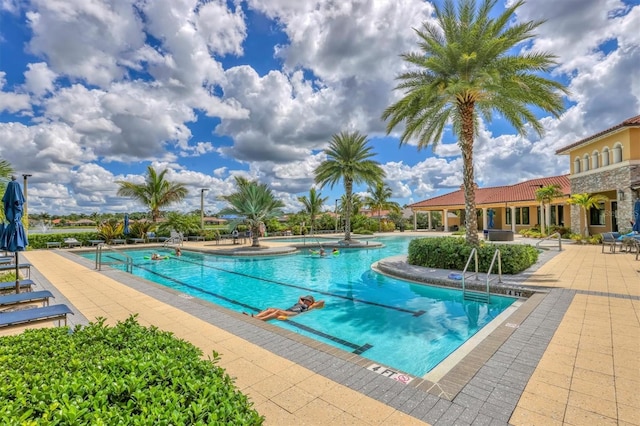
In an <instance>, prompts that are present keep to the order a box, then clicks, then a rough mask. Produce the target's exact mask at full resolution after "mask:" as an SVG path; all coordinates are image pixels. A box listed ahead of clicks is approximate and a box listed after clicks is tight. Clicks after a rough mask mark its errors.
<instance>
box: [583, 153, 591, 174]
mask: <svg viewBox="0 0 640 426" xmlns="http://www.w3.org/2000/svg"><path fill="white" fill-rule="evenodd" d="M589 162H590V161H589V154H585V155H584V158H583V159H582V169H583V170H584V171H585V172H587V171H589Z"/></svg>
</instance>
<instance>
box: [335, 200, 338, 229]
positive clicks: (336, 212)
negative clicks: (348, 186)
mask: <svg viewBox="0 0 640 426" xmlns="http://www.w3.org/2000/svg"><path fill="white" fill-rule="evenodd" d="M335 214H336V234H337V233H338V199H337V198H336V211H335Z"/></svg>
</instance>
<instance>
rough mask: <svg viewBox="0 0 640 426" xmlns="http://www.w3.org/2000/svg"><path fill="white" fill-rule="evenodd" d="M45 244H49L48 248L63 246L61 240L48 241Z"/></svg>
mask: <svg viewBox="0 0 640 426" xmlns="http://www.w3.org/2000/svg"><path fill="white" fill-rule="evenodd" d="M45 244H47V248H48V249H50V248H53V247H57V248H61V247H62V243H61V242H60V241H47V242H46V243H45Z"/></svg>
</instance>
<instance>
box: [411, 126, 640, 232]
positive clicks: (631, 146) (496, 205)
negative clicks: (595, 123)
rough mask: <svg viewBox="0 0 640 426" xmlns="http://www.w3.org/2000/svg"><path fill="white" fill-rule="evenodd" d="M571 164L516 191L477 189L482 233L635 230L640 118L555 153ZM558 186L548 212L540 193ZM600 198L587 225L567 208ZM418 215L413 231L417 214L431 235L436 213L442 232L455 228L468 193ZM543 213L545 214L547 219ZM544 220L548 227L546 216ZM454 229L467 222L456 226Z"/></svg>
mask: <svg viewBox="0 0 640 426" xmlns="http://www.w3.org/2000/svg"><path fill="white" fill-rule="evenodd" d="M556 154H558V155H567V156H568V157H569V159H570V173H569V174H568V175H562V176H552V177H543V178H538V179H531V180H528V181H524V182H520V183H517V184H514V185H508V186H497V187H489V188H477V189H476V207H477V209H478V211H479V213H480V214H481V219H479V223H478V228H479V229H489V225H490V224H491V223H490V222H493V227H492V228H493V229H503V230H511V231H513V232H514V233H515V232H518V231H520V230H521V229H528V228H531V227H533V226H536V225H538V226H540V224H541V222H544V223H545V224H546V223H551V225H557V226H566V227H570V228H571V230H572V232H575V233H579V232H580V230H581V229H584V228H585V227H587V228H588V230H589V234H600V233H603V232H610V231H619V232H625V231H628V230H630V228H631V221H632V220H633V208H634V207H633V206H634V203H635V201H636V200H638V199H639V198H640V115H638V116H636V117H632V118H630V119H628V120H625V121H623V122H622V123H620V124H618V125H616V126H613V127H611V128H609V129H606V130H603V131H601V132H599V133H596V134H594V135H592V136H589V137H587V138H585V139H582V140H579V141H577V142H575V143H573V144H571V145H568V146H566V147H564V148H561V149H559V150H557V151H556ZM549 185H557V186H558V187H559V191H560V192H561V193H562V196H561V197H558V198H556V199H554V200H552V201H551V204H550V208H545V209H543V208H542V206H541V204H540V202H538V201H537V200H536V190H538V189H540V188H543V187H546V186H549ZM581 193H588V194H590V195H596V194H601V195H604V196H605V197H606V198H607V201H605V202H603V203H600V204H599V205H597V206H595V207H594V208H592V209H590V211H589V212H587V224H584V223H583V218H582V217H583V215H582V214H581V211H580V207H579V206H574V205H570V204H567V200H568V199H569V198H570V197H571V195H572V194H581ZM409 207H410V208H411V210H412V211H413V221H414V229H416V225H417V219H416V217H417V213H426V214H427V217H428V229H435V227H433V226H432V217H431V214H432V212H439V213H440V214H441V217H442V221H443V224H442V227H441V228H440V229H441V230H443V231H450V230H451V227H452V226H453V223H452V220H451V216H453V215H452V214H451V213H455V214H456V216H458V217H460V214H464V191H463V190H462V188H461V189H459V190H457V191H455V192H451V193H449V194H444V195H440V196H437V197H434V198H430V199H427V200H424V201H420V202H417V203H414V204H411V205H409ZM543 211H544V213H543ZM543 214H544V216H545V218H544V221H543V220H542V219H543V218H542V215H543ZM454 222H455V224H458V223H460V222H462V223H463V224H464V220H462V219H460V220H457V221H454Z"/></svg>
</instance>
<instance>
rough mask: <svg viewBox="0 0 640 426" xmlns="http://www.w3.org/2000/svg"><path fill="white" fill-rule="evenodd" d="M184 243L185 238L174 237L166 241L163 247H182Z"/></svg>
mask: <svg viewBox="0 0 640 426" xmlns="http://www.w3.org/2000/svg"><path fill="white" fill-rule="evenodd" d="M183 242H184V238H182V237H181V236H172V237H169V238H167V239H166V240H164V243H162V247H172V246H175V245H182V243H183Z"/></svg>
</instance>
